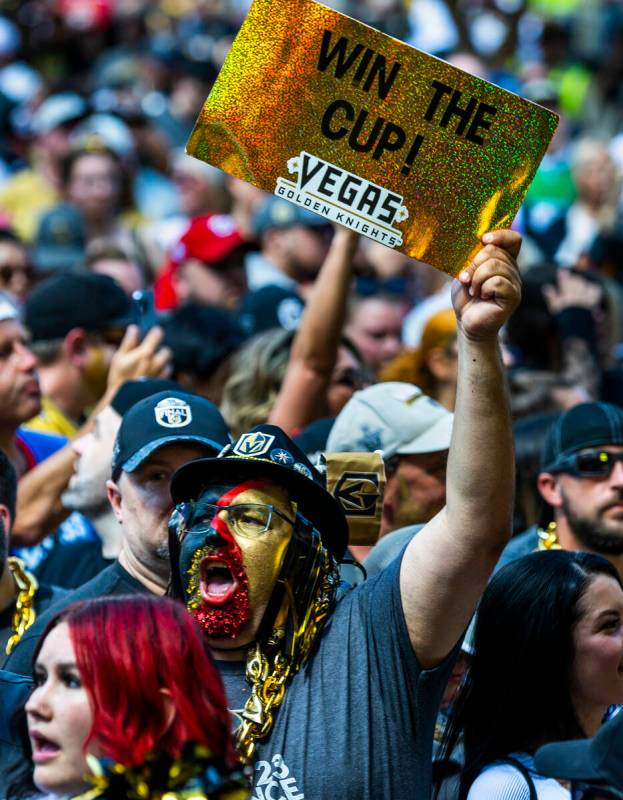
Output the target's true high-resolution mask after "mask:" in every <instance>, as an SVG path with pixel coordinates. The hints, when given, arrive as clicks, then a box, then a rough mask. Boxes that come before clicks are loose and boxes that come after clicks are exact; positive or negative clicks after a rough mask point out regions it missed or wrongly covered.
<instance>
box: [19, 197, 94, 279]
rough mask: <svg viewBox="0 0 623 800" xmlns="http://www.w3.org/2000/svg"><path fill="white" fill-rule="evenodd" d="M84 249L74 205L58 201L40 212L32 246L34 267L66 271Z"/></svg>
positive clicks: (81, 256)
mask: <svg viewBox="0 0 623 800" xmlns="http://www.w3.org/2000/svg"><path fill="white" fill-rule="evenodd" d="M85 252H86V230H85V226H84V220H83V219H82V214H80V212H79V211H78V209H77V208H74V207H73V206H71V205H68V204H67V203H60V204H59V205H57V206H54V208H52V209H50V211H48V212H47V213H45V214H43V216H42V217H41V220H40V222H39V228H38V230H37V234H36V236H35V242H34V246H33V250H32V260H33V263H34V265H35V267H36V268H37V269H38V270H41V271H42V272H56V271H59V272H60V271H67V272H69V271H71V270H74V269H76V267H77V266H79V264H80V263H81V262H82V261H83V260H84V257H85Z"/></svg>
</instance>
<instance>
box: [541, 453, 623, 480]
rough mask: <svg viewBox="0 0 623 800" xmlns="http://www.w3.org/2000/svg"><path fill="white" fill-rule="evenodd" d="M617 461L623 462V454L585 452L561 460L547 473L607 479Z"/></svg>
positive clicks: (547, 470)
mask: <svg viewBox="0 0 623 800" xmlns="http://www.w3.org/2000/svg"><path fill="white" fill-rule="evenodd" d="M617 461H623V453H608V452H607V451H606V450H584V452H582V453H572V454H571V455H569V456H566V457H565V458H563V459H561V460H560V461H559V462H558V463H557V464H556V465H555V466H554V467H553V468H552V469H546V470H545V472H552V473H554V472H567V473H569V475H576V476H577V477H578V478H607V477H608V476H609V475H610V473H611V472H612V470H613V469H614V465H615V463H616V462H617Z"/></svg>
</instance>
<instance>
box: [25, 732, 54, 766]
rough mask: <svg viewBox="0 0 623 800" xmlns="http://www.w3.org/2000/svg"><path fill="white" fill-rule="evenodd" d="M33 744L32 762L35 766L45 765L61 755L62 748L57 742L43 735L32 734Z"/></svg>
mask: <svg viewBox="0 0 623 800" xmlns="http://www.w3.org/2000/svg"><path fill="white" fill-rule="evenodd" d="M30 741H31V743H32V760H33V762H34V763H35V764H44V763H46V762H47V761H50V760H51V759H53V758H56V756H57V755H58V754H59V752H60V750H61V748H60V746H59V745H57V744H56V742H53V741H52V740H51V739H48V738H47V737H45V736H43V735H42V734H41V733H36V732H35V731H32V732H31V733H30Z"/></svg>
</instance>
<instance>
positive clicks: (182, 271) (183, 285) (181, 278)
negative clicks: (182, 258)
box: [171, 264, 189, 303]
mask: <svg viewBox="0 0 623 800" xmlns="http://www.w3.org/2000/svg"><path fill="white" fill-rule="evenodd" d="M171 283H172V284H173V290H174V291H175V294H176V295H177V298H178V300H179V301H180V303H183V302H185V301H186V300H188V295H189V289H188V279H187V276H186V264H180V265H179V267H178V268H177V269H176V270H175V271H174V272H173V274H172V275H171Z"/></svg>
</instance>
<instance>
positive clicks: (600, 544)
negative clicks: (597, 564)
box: [562, 494, 623, 556]
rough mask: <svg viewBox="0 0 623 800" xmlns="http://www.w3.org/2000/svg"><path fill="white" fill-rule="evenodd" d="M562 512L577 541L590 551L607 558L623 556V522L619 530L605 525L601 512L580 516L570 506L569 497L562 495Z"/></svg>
mask: <svg viewBox="0 0 623 800" xmlns="http://www.w3.org/2000/svg"><path fill="white" fill-rule="evenodd" d="M562 510H563V511H564V513H565V516H566V517H567V521H568V523H569V527H570V529H571V531H572V532H573V534H574V535H575V537H576V539H577V540H578V541H579V542H580V543H581V544H583V545H584V546H585V547H586V548H587V549H588V550H592V551H593V552H595V553H600V554H602V555H605V556H620V555H622V554H623V520H621V521H620V523H619V529H618V530H617V529H615V528H613V527H611V526H608V525H607V524H605V523H604V522H603V521H602V520H601V517H600V516H599V512H597V513H595V514H594V515H593V516H590V517H588V516H585V517H582V516H579V515H577V514H575V513H574V512H573V511H572V510H571V508H570V505H569V501H568V499H567V497H566V496H565V495H564V494H563V495H562Z"/></svg>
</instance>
